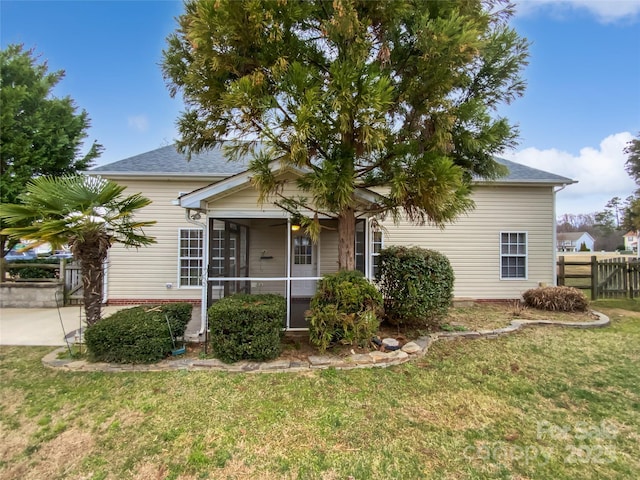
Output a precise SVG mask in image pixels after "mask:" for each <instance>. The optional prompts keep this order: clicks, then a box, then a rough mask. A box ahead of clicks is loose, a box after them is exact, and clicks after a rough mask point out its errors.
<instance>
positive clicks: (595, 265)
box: [557, 256, 640, 300]
mask: <svg viewBox="0 0 640 480" xmlns="http://www.w3.org/2000/svg"><path fill="white" fill-rule="evenodd" d="M557 265H558V285H566V286H569V287H574V288H579V289H581V290H590V291H591V299H592V300H597V299H599V298H619V297H629V298H636V297H639V296H640V260H639V259H637V258H628V257H620V258H607V259H602V260H598V257H596V256H592V257H591V259H590V260H589V261H586V260H583V261H574V260H570V261H567V260H565V258H564V257H560V258H559V259H558V264H557Z"/></svg>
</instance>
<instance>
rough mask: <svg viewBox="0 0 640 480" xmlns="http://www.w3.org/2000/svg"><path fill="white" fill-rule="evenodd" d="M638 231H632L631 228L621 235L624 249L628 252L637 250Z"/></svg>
mask: <svg viewBox="0 0 640 480" xmlns="http://www.w3.org/2000/svg"><path fill="white" fill-rule="evenodd" d="M638 233H640V232H634V231H633V230H631V231H629V232H627V233H625V234H624V235H623V238H624V249H625V250H628V251H630V252H637V251H638Z"/></svg>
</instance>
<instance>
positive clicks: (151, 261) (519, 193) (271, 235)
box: [107, 177, 555, 301]
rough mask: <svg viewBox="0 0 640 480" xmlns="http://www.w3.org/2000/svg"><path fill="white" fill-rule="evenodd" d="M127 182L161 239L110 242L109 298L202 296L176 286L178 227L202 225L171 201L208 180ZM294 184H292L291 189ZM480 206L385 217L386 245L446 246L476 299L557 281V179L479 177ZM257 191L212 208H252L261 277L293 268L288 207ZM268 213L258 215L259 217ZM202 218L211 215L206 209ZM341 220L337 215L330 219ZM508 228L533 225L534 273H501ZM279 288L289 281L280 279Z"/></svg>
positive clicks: (253, 247)
mask: <svg viewBox="0 0 640 480" xmlns="http://www.w3.org/2000/svg"><path fill="white" fill-rule="evenodd" d="M113 180H115V181H116V182H117V183H119V184H121V185H123V186H126V187H127V189H126V190H125V194H127V195H131V194H134V193H138V192H140V193H142V195H144V196H146V197H148V198H150V199H151V201H152V203H151V205H149V206H147V207H145V208H144V209H143V210H142V211H141V212H140V213H139V215H136V220H140V221H147V220H155V221H157V224H155V225H153V226H151V227H148V228H145V233H146V234H147V235H150V236H153V237H155V239H156V241H157V243H156V244H154V245H151V246H149V247H143V248H139V249H126V248H124V247H122V246H121V245H118V244H115V245H114V246H113V247H112V248H111V249H110V250H109V267H108V268H109V270H108V275H109V279H108V290H107V295H108V298H109V299H117V300H126V299H161V300H171V301H180V300H188V299H192V300H197V299H199V298H200V292H199V289H196V288H168V285H172V286H173V287H177V286H178V285H177V278H176V272H177V270H178V255H177V254H176V252H177V251H178V239H179V238H178V235H177V234H176V232H177V231H178V229H180V228H185V229H193V228H197V227H196V226H195V225H193V224H192V223H189V222H188V221H187V220H186V219H185V210H184V209H183V208H181V207H179V206H175V205H172V203H171V202H172V200H174V199H175V198H177V196H178V192H190V191H193V190H196V189H198V188H202V187H205V186H206V185H208V184H209V183H210V182H209V180H208V179H202V180H201V181H197V180H189V179H183V180H181V179H179V178H171V179H167V180H160V179H149V180H140V179H138V180H134V179H130V178H122V177H120V178H113ZM292 186H293V185H291V184H287V186H286V188H287V189H289V188H291V187H292ZM473 200H474V201H475V204H476V208H475V210H473V211H471V212H470V213H469V214H468V215H464V216H461V217H460V218H459V219H458V220H457V221H456V222H454V223H452V224H449V225H447V226H446V227H445V228H444V229H443V230H440V229H438V228H436V227H431V226H428V225H424V226H417V225H415V224H412V223H410V222H407V221H401V222H399V224H397V225H396V224H394V222H393V221H392V220H391V219H390V218H388V219H387V220H386V221H384V222H382V228H381V231H382V232H384V246H390V245H404V246H413V245H415V246H420V247H423V248H429V249H433V250H437V251H440V252H442V253H443V254H445V255H446V256H447V257H448V258H449V260H450V262H451V264H452V266H453V269H454V272H455V275H456V281H455V285H454V295H455V296H456V297H467V298H476V299H513V298H519V297H520V295H521V294H522V292H524V291H525V290H527V289H529V288H534V287H536V286H538V284H540V283H546V284H549V285H552V284H553V282H554V272H555V265H554V249H555V245H554V239H553V238H554V237H553V231H554V225H555V223H554V222H555V219H554V212H553V187H551V186H536V185H523V186H505V185H478V186H476V187H475V188H474V190H473ZM256 201H257V194H256V193H255V191H254V190H253V188H252V187H251V186H247V187H246V189H239V190H238V191H234V192H230V193H229V194H228V195H226V196H225V197H224V198H220V199H217V200H216V201H215V202H211V203H210V204H209V206H210V207H211V208H212V211H211V212H210V215H211V216H213V217H216V218H220V217H225V216H226V217H228V218H237V215H238V213H239V212H242V213H245V218H247V219H249V218H251V217H253V218H252V219H251V220H247V225H248V226H249V228H250V235H249V242H250V253H249V262H250V263H249V270H250V275H252V276H259V277H270V276H284V275H286V268H285V266H286V256H287V251H286V241H285V239H286V236H285V235H286V234H287V233H288V232H287V230H286V216H287V215H286V213H284V212H282V210H280V209H278V208H277V207H275V206H273V205H271V204H270V203H265V204H264V205H262V206H260V205H257V203H256ZM261 215H265V216H269V217H270V218H265V219H262V220H258V219H256V218H255V217H260V216H261ZM201 222H203V223H204V222H205V215H203V217H202V220H201ZM326 225H327V226H329V227H335V226H336V225H335V222H334V221H326ZM501 232H527V278H526V279H513V280H509V281H501V280H500V276H501V267H500V257H501V255H500V249H499V238H500V233H501ZM371 237H372V238H370V240H369V241H370V248H371V249H370V251H369V254H370V255H372V258H373V261H374V262H375V251H374V250H375V248H376V246H375V242H374V238H373V235H371ZM337 249H338V235H337V231H336V230H334V229H332V228H328V229H323V231H322V242H321V245H320V246H319V259H318V260H319V269H320V274H321V275H323V274H326V273H331V272H335V271H336V270H337V268H338V263H337ZM272 283H273V285H272ZM275 283H276V282H268V283H267V282H265V283H264V285H258V284H255V285H252V290H253V291H255V292H266V291H269V290H270V289H271V288H273V289H275V288H276V284H275ZM277 288H279V289H282V288H283V287H282V285H280V284H278V285H277Z"/></svg>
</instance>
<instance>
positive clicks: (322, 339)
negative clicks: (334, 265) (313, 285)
mask: <svg viewBox="0 0 640 480" xmlns="http://www.w3.org/2000/svg"><path fill="white" fill-rule="evenodd" d="M381 312H382V295H380V292H378V290H377V289H376V287H375V286H374V285H372V284H371V283H370V282H369V281H368V280H367V279H366V278H364V276H363V275H362V273H361V272H358V271H347V270H343V271H340V272H337V273H333V274H330V275H325V276H324V277H323V278H322V279H321V280H320V282H319V283H318V289H317V290H316V294H315V295H314V296H313V298H312V299H311V316H310V318H309V341H310V342H311V343H312V344H313V345H315V346H317V347H318V348H320V350H322V351H324V350H326V349H327V347H329V346H330V345H331V344H334V343H337V342H340V343H344V344H351V345H352V344H354V343H357V344H358V345H361V346H365V345H366V344H367V343H368V342H369V341H370V340H371V337H373V336H374V335H375V334H376V333H377V332H378V327H379V326H380V319H379V314H380V313H381Z"/></svg>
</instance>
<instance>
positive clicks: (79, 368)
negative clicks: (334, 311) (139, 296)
mask: <svg viewBox="0 0 640 480" xmlns="http://www.w3.org/2000/svg"><path fill="white" fill-rule="evenodd" d="M593 313H594V314H595V315H596V316H597V317H598V320H595V321H593V322H558V321H554V320H513V321H512V322H511V324H510V325H509V326H507V327H503V328H498V329H495V330H479V331H468V332H467V331H463V332H438V333H434V334H431V335H428V336H424V337H419V338H418V339H416V340H414V341H412V342H408V343H406V344H405V345H404V346H403V347H402V348H401V349H400V350H396V351H393V352H378V351H374V352H370V353H359V354H353V355H350V356H348V357H338V356H336V355H312V356H310V357H309V358H308V360H306V361H304V360H273V361H271V362H253V361H247V360H245V361H240V362H236V363H232V364H227V363H223V362H221V361H220V360H217V359H204V360H200V359H193V358H189V359H176V360H173V359H167V360H162V361H161V362H158V363H153V364H149V365H145V364H135V365H134V364H116V363H91V362H87V361H85V360H72V359H66V360H65V359H60V358H58V354H59V353H60V352H64V351H65V347H61V348H58V349H56V350H54V351H53V352H51V353H49V354H48V355H46V356H45V357H44V358H43V359H42V363H43V365H44V366H45V367H49V368H59V369H63V370H68V371H74V372H162V371H170V370H189V371H196V370H213V371H223V372H232V373H265V372H305V371H310V370H322V369H328V368H335V369H337V370H351V369H354V368H372V367H389V366H391V365H400V364H402V363H406V362H408V361H410V360H412V359H414V358H419V357H422V356H424V355H425V354H426V353H427V350H429V347H430V346H431V344H432V343H433V342H436V341H438V340H453V339H455V338H470V339H476V338H487V339H491V338H498V337H500V336H502V335H506V334H509V333H513V332H515V331H517V330H519V329H521V328H524V327H529V326H535V325H540V326H546V325H554V326H561V327H568V328H600V327H606V326H608V325H610V324H611V321H610V320H609V317H607V316H606V315H604V314H602V313H599V312H593Z"/></svg>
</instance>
